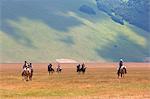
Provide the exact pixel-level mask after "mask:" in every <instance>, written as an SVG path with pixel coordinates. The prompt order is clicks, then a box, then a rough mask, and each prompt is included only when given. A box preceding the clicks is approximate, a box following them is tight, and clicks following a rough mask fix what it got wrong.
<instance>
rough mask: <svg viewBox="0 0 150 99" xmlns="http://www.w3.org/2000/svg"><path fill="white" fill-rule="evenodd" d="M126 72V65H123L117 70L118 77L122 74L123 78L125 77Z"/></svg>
mask: <svg viewBox="0 0 150 99" xmlns="http://www.w3.org/2000/svg"><path fill="white" fill-rule="evenodd" d="M126 73H127V70H126V67H125V66H122V67H121V68H120V69H119V70H118V72H117V74H118V78H119V76H121V78H122V77H124V74H126Z"/></svg>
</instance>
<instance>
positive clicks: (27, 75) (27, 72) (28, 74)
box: [22, 67, 33, 81]
mask: <svg viewBox="0 0 150 99" xmlns="http://www.w3.org/2000/svg"><path fill="white" fill-rule="evenodd" d="M32 76H33V69H32V68H29V67H26V68H24V69H23V71H22V77H23V80H26V81H28V80H32Z"/></svg>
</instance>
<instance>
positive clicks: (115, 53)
mask: <svg viewBox="0 0 150 99" xmlns="http://www.w3.org/2000/svg"><path fill="white" fill-rule="evenodd" d="M43 2H44V3H43ZM58 2H59V3H58ZM84 4H85V5H88V6H89V7H91V8H93V10H94V11H95V12H96V15H90V14H87V13H84V12H81V11H79V10H78V9H79V8H80V6H81V5H84ZM1 5H2V6H1V8H2V10H1V11H2V17H1V19H2V27H1V28H0V39H1V41H0V50H1V53H0V56H1V60H0V62H1V63H5V62H23V61H24V60H30V61H32V62H49V61H54V60H55V59H58V58H71V59H75V60H79V61H118V60H119V58H124V60H125V61H143V60H144V58H145V57H149V56H150V53H149V45H150V43H149V42H150V39H149V37H150V35H149V33H148V32H146V31H144V30H142V29H140V28H138V27H136V26H133V25H130V24H128V23H127V22H125V24H124V25H121V24H118V23H116V22H114V21H113V20H112V19H111V17H110V16H108V15H107V14H106V13H104V12H102V11H99V10H98V9H97V7H96V3H95V0H70V2H69V0H63V2H62V1H60V0H51V1H48V0H43V1H42V3H41V2H40V0H37V1H36V0H31V1H29V0H27V1H26V0H21V1H17V0H12V1H11V2H9V1H8V0H6V1H4V0H3V1H2V2H1ZM65 5H66V6H65ZM18 8H20V9H18ZM29 9H30V10H29Z"/></svg>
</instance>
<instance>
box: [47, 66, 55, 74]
mask: <svg viewBox="0 0 150 99" xmlns="http://www.w3.org/2000/svg"><path fill="white" fill-rule="evenodd" d="M48 72H49V75H50V73H53V72H55V70H54V69H53V68H49V67H48Z"/></svg>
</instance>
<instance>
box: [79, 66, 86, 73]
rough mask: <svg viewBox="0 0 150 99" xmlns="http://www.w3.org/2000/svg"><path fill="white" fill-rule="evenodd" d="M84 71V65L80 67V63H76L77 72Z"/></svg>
mask: <svg viewBox="0 0 150 99" xmlns="http://www.w3.org/2000/svg"><path fill="white" fill-rule="evenodd" d="M85 71H86V67H81V68H80V64H79V65H77V72H78V73H80V72H82V73H83V74H84V73H85Z"/></svg>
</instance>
